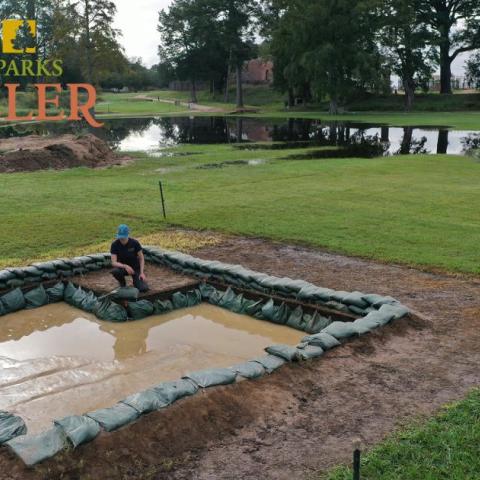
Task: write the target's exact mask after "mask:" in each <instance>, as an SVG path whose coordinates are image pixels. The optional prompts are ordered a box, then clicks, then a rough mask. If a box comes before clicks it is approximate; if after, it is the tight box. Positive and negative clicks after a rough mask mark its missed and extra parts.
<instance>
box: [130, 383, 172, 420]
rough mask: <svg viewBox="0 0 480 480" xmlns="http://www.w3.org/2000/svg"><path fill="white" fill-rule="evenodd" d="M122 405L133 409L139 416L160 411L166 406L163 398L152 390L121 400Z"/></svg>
mask: <svg viewBox="0 0 480 480" xmlns="http://www.w3.org/2000/svg"><path fill="white" fill-rule="evenodd" d="M122 403H125V404H126V405H128V406H130V407H132V408H134V409H135V410H136V411H137V412H138V413H140V414H144V413H148V412H153V411H154V410H160V409H161V408H164V407H166V406H167V405H168V404H166V402H165V398H164V396H163V395H161V394H160V393H159V392H158V391H156V390H155V389H153V388H150V389H148V390H144V391H143V392H139V393H134V394H133V395H130V396H129V397H127V398H125V399H124V400H122Z"/></svg>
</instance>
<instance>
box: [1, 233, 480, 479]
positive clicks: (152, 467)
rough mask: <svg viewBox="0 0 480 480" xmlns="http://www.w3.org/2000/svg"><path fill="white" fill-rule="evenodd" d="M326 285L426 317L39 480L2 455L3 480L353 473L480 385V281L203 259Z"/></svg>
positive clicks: (116, 437)
mask: <svg viewBox="0 0 480 480" xmlns="http://www.w3.org/2000/svg"><path fill="white" fill-rule="evenodd" d="M196 255H198V256H200V257H203V258H210V259H218V260H223V261H228V262H232V263H240V264H243V265H245V266H248V267H250V268H253V269H256V270H260V271H265V272H268V273H271V274H275V275H279V276H285V275H286V276H290V277H292V278H304V279H306V280H309V281H312V282H314V283H316V284H318V285H322V286H326V287H331V288H335V289H342V290H355V289H357V290H361V291H365V292H376V293H380V294H384V295H392V296H395V297H396V298H398V299H399V300H401V301H402V302H403V303H405V304H406V305H408V306H410V307H411V308H412V309H414V310H415V312H416V313H417V314H418V317H415V316H414V317H412V318H406V319H402V320H400V321H397V322H394V323H393V324H391V325H388V326H386V327H384V328H382V329H380V330H378V331H376V332H374V333H372V334H369V335H365V336H362V337H360V338H357V339H354V340H352V341H350V342H348V343H347V344H345V345H343V346H341V347H339V348H337V349H335V350H332V351H329V352H328V353H327V354H326V355H325V356H324V357H322V358H321V359H318V360H314V361H312V362H308V363H306V364H301V365H299V364H292V365H287V366H285V367H282V369H281V370H280V371H279V372H276V373H274V374H273V375H270V376H268V377H264V378H262V379H259V380H256V381H245V382H241V383H238V384H235V385H231V386H227V387H221V388H214V389H210V390H207V391H205V392H202V393H201V394H199V395H196V396H194V397H191V398H187V399H184V400H182V401H180V402H178V403H177V404H175V405H174V406H172V407H171V408H168V409H165V410H163V411H159V412H154V413H152V414H150V415H147V416H145V417H143V418H142V419H140V421H138V422H137V423H135V424H134V425H131V426H129V427H126V428H124V429H121V430H119V431H117V432H113V433H111V434H105V433H104V434H102V435H101V436H100V437H99V438H98V439H97V440H96V441H94V442H93V443H91V444H87V445H85V446H82V447H80V448H78V449H77V450H76V451H75V452H72V453H66V454H64V455H63V456H58V457H56V458H54V459H52V460H50V461H47V462H45V463H44V464H42V465H41V466H39V467H37V468H36V469H35V470H32V471H27V470H26V469H25V468H24V467H23V466H22V465H21V463H20V462H19V461H17V460H16V459H15V458H13V457H12V455H11V454H10V453H9V452H8V451H7V450H6V449H5V448H3V449H1V450H0V478H2V479H27V480H29V479H49V480H51V479H60V478H62V479H102V480H106V479H138V480H140V479H142V480H144V479H175V480H180V479H182V480H183V479H184V480H187V479H188V480H192V479H195V480H207V479H209V480H210V479H222V480H234V479H235V480H236V479H244V480H259V479H271V480H287V479H288V480H290V479H302V478H309V477H310V475H311V474H312V473H313V472H323V471H325V470H326V469H328V468H329V467H331V466H333V465H336V464H338V463H340V462H347V461H350V456H351V450H352V447H351V442H352V439H353V438H354V437H360V438H361V439H362V441H363V443H364V445H366V446H367V447H368V446H371V445H373V444H375V443H376V442H378V441H380V440H382V439H383V438H384V437H385V436H386V435H388V433H390V432H391V431H392V430H393V429H394V428H396V426H398V425H399V424H401V423H403V422H405V421H408V420H409V419H412V418H414V417H417V416H418V415H430V414H432V413H434V412H435V411H436V410H437V409H438V408H439V407H440V406H441V405H443V404H445V403H448V402H451V401H454V400H457V399H460V398H461V397H463V396H464V395H465V393H466V392H467V391H468V390H470V389H471V388H472V387H475V386H478V385H479V383H480V368H479V363H480V348H479V347H480V315H479V313H480V281H479V280H477V279H472V278H463V277H461V276H449V275H446V274H439V273H426V272H421V271H418V270H415V269H412V268H407V267H400V266H395V265H384V264H380V263H375V262H371V261H366V260H361V259H356V258H349V257H345V256H340V255H332V254H329V253H325V252H322V251H320V250H317V249H311V248H305V247H298V246H289V245H285V244H279V243H273V242H269V241H265V240H260V239H244V238H231V239H227V240H226V241H225V242H224V243H223V244H222V245H219V246H215V247H206V248H204V249H202V250H199V251H197V252H196Z"/></svg>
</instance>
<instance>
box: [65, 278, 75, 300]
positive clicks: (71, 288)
mask: <svg viewBox="0 0 480 480" xmlns="http://www.w3.org/2000/svg"><path fill="white" fill-rule="evenodd" d="M77 290H78V289H77V287H75V285H74V284H73V283H72V282H68V283H67V286H66V287H65V290H64V292H63V299H64V300H65V302H67V303H71V302H72V298H73V296H74V295H75V294H76V293H77Z"/></svg>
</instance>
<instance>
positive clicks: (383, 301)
mask: <svg viewBox="0 0 480 480" xmlns="http://www.w3.org/2000/svg"><path fill="white" fill-rule="evenodd" d="M363 299H364V300H365V301H366V302H368V303H369V304H370V305H373V306H374V307H377V308H380V307H381V306H382V305H389V304H390V305H393V304H395V303H398V302H397V300H395V299H394V298H393V297H388V296H385V297H384V296H383V295H377V294H376V293H369V294H367V295H363Z"/></svg>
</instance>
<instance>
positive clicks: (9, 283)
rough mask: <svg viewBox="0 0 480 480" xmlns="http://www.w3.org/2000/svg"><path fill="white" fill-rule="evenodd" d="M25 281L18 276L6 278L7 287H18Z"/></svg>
mask: <svg viewBox="0 0 480 480" xmlns="http://www.w3.org/2000/svg"><path fill="white" fill-rule="evenodd" d="M24 284H25V282H24V281H23V280H22V279H20V278H14V279H13V280H7V287H8V288H18V287H22V286H23V285H24Z"/></svg>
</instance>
